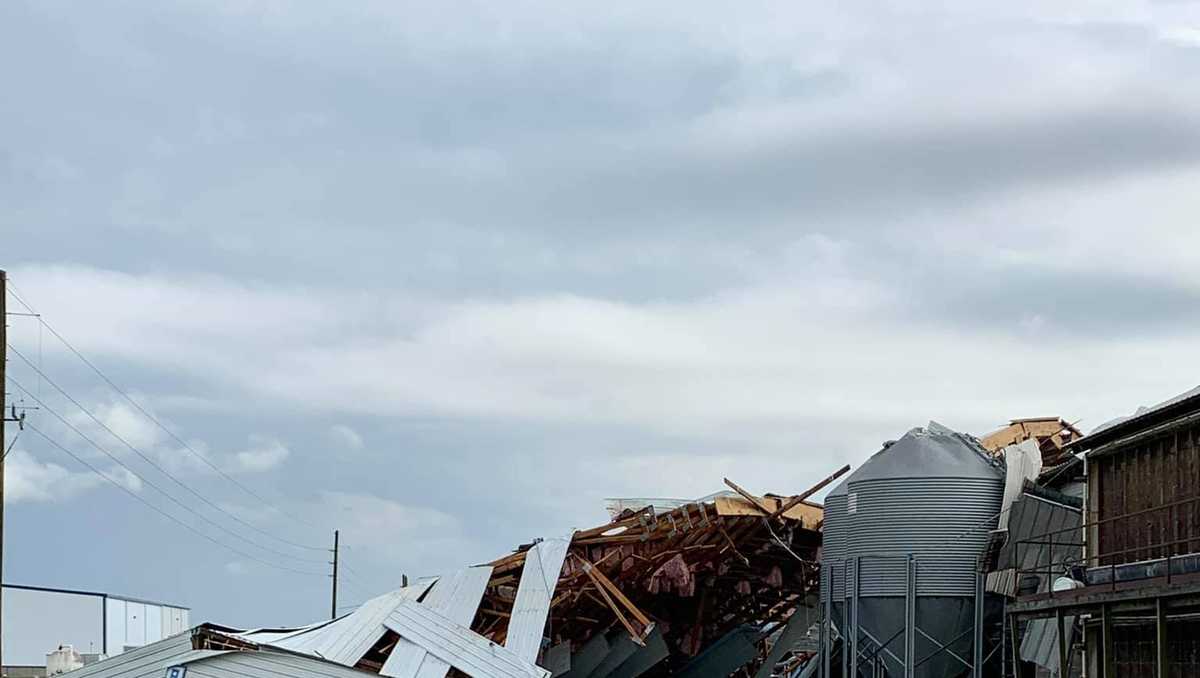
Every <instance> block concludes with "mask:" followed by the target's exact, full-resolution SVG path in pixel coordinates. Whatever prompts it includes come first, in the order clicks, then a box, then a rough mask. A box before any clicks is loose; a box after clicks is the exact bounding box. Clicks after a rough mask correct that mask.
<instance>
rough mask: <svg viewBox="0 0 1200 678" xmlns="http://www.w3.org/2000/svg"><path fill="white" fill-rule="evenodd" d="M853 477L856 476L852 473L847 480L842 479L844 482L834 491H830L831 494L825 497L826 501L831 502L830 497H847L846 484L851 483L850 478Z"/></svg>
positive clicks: (834, 488)
mask: <svg viewBox="0 0 1200 678" xmlns="http://www.w3.org/2000/svg"><path fill="white" fill-rule="evenodd" d="M853 476H854V474H853V473H851V474H850V475H848V476H846V477H845V478H842V482H840V483H838V484H837V485H834V486H833V489H832V490H830V491H829V494H827V495H825V501H829V498H830V497H844V496H846V483H848V482H850V478H852V477H853Z"/></svg>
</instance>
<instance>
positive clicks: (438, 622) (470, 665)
mask: <svg viewBox="0 0 1200 678" xmlns="http://www.w3.org/2000/svg"><path fill="white" fill-rule="evenodd" d="M384 623H385V625H386V626H387V627H388V628H389V629H391V630H393V631H395V632H396V633H398V634H400V637H402V638H407V639H408V640H410V641H412V642H413V643H416V644H417V645H419V646H421V647H422V648H424V649H425V650H426V651H428V652H429V653H431V654H433V655H434V656H436V657H439V658H440V659H442V660H444V661H445V662H447V663H448V664H450V665H451V666H453V667H454V668H456V669H458V670H460V671H462V672H464V673H466V674H467V675H469V676H472V678H547V676H549V675H550V672H549V671H547V670H545V669H543V668H540V667H538V666H537V665H535V664H534V663H533V662H532V661H527V660H525V659H524V658H523V657H520V656H518V655H517V654H516V653H515V652H513V651H511V650H509V649H508V648H506V647H502V646H500V645H497V644H495V643H493V642H492V641H490V640H488V639H487V638H484V637H483V636H481V635H479V634H478V633H475V632H474V631H472V630H471V629H469V628H467V627H465V626H460V625H458V624H455V623H454V622H452V621H450V620H449V619H446V618H445V617H444V616H442V615H441V614H438V613H437V612H435V611H433V610H431V609H429V608H428V607H425V606H424V605H421V604H419V603H415V602H411V601H405V602H402V603H400V604H399V605H397V606H396V608H395V609H394V610H392V613H391V614H390V615H388V617H387V620H386V621H385V622H384Z"/></svg>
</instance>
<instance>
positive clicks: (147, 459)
mask: <svg viewBox="0 0 1200 678" xmlns="http://www.w3.org/2000/svg"><path fill="white" fill-rule="evenodd" d="M8 348H9V350H10V351H12V352H13V353H14V354H16V356H17V357H18V358H20V359H21V361H22V362H24V363H25V364H26V365H28V366H29V368H30V369H32V370H33V371H34V372H36V373H37V374H38V376H40V377H41V378H42V379H44V380H45V382H46V383H47V384H50V386H51V387H52V388H54V390H56V391H58V392H59V393H60V394H62V396H63V397H64V398H66V399H67V400H69V401H71V403H72V404H73V405H75V407H77V408H79V410H80V411H81V412H83V413H84V414H85V415H87V417H88V418H89V419H91V420H92V421H93V422H95V423H96V424H97V425H98V426H100V428H103V429H104V430H105V431H108V433H109V435H111V436H112V437H113V438H116V439H117V440H118V441H120V442H121V444H122V445H124V446H125V447H127V448H129V449H130V450H131V451H132V452H133V453H134V454H136V455H137V456H139V457H141V458H142V460H143V461H145V462H146V463H147V464H149V465H151V466H153V467H154V468H155V469H158V471H159V472H160V473H162V474H163V475H164V476H166V477H168V478H170V479H171V480H172V481H174V483H175V484H176V485H179V486H180V487H182V488H184V489H185V490H187V491H188V492H190V493H191V494H192V495H194V496H195V497H196V498H197V499H199V500H200V501H202V502H204V503H205V504H207V505H208V506H210V507H211V508H212V509H214V510H216V511H218V512H220V513H222V514H224V515H225V516H227V517H229V518H230V519H231V520H234V521H235V522H238V523H240V524H242V525H244V526H246V527H248V528H250V529H252V530H254V531H255V532H258V533H259V534H262V535H265V536H267V537H270V538H272V539H275V540H277V541H280V542H283V543H285V544H289V545H294V544H292V542H290V541H288V540H286V539H283V538H282V537H277V536H275V535H273V534H271V533H270V532H267V531H266V530H263V529H262V528H259V527H257V526H255V525H252V524H250V523H248V522H246V521H245V520H242V519H241V518H239V517H237V516H235V515H234V514H232V513H230V512H229V511H226V510H225V509H223V508H221V507H220V506H218V505H217V504H215V503H213V502H212V501H211V500H209V499H208V498H207V497H205V496H204V495H202V494H200V492H198V491H197V490H196V489H194V488H193V487H192V486H191V485H188V484H187V483H185V482H183V481H181V480H180V479H178V478H176V477H175V476H173V475H171V473H170V472H169V471H167V470H166V469H165V468H163V467H162V466H160V465H159V464H157V463H155V461H154V460H153V459H151V458H150V457H148V456H146V454H145V453H143V452H142V451H141V450H139V449H138V448H136V447H134V446H133V445H132V444H130V443H129V441H127V440H125V438H123V437H121V435H120V434H118V433H117V432H116V431H114V430H112V429H111V428H109V427H108V425H107V424H105V423H104V422H102V421H100V419H99V418H97V417H96V415H94V414H92V413H91V412H90V411H89V410H88V409H87V408H86V407H84V406H83V405H82V404H80V402H79V401H78V400H76V399H75V398H74V397H72V396H71V394H69V393H67V392H66V391H65V390H64V389H63V388H62V387H61V386H59V385H58V384H57V383H56V382H55V381H54V380H53V379H51V378H50V377H49V376H47V375H46V374H45V373H44V372H42V371H41V370H40V369H38V368H37V366H35V365H34V364H33V362H31V361H30V360H29V359H28V358H26V357H25V355H24V354H23V353H21V352H20V351H18V350H17V349H16V348H13V346H12V344H9V345H8ZM21 390H22V391H25V393H26V394H27V395H29V396H30V397H32V398H33V399H34V400H35V401H37V403H38V405H40V406H42V407H45V404H44V403H43V402H42V401H41V399H40V398H38V397H37V396H35V395H33V393H32V392H30V391H28V390H26V389H25V388H24V387H22V388H21ZM238 537H239V538H241V536H240V535H238ZM250 543H252V544H255V545H256V546H258V547H259V548H262V549H263V550H266V551H271V552H273V553H275V554H276V555H281V556H283V557H284V558H292V559H294V560H298V561H301V562H312V563H319V562H323V561H320V560H315V559H312V558H301V557H299V556H293V555H291V554H288V553H283V552H281V551H274V550H273V549H270V548H268V547H266V546H262V545H261V544H257V543H256V542H250ZM295 545H296V546H299V545H298V544H295ZM302 548H306V547H303V546H302Z"/></svg>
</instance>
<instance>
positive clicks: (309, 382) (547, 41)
mask: <svg viewBox="0 0 1200 678" xmlns="http://www.w3.org/2000/svg"><path fill="white" fill-rule="evenodd" d="M941 4H943V5H944V6H941V7H938V6H935V4H934V3H927V2H925V3H920V2H915V3H904V2H894V3H881V2H857V1H855V0H849V1H847V0H843V1H841V2H837V3H818V4H814V3H785V2H767V3H761V2H754V1H748V2H741V3H737V4H736V5H732V4H731V5H724V6H719V5H715V4H711V3H697V2H687V3H684V2H676V3H660V2H653V1H639V2H636V3H630V4H628V5H626V6H621V5H619V4H613V3H576V2H562V1H559V2H545V3H541V2H528V1H524V0H517V1H512V2H448V1H447V0H432V1H430V2H420V1H418V2H403V3H402V2H391V1H386V2H385V1H379V2H374V1H365V2H357V3H299V2H297V3H290V2H283V1H274V2H271V1H265V0H264V1H261V2H259V1H255V0H240V1H233V0H228V1H220V0H210V1H206V2H201V1H199V0H196V1H185V0H179V1H167V0H163V1H158V2H87V3H79V2H53V1H39V2H21V1H13V0H10V1H8V2H4V3H0V27H2V28H0V33H2V38H0V86H2V87H3V94H2V95H0V265H2V266H3V267H5V268H7V269H8V271H9V272H10V274H11V276H12V280H13V282H14V284H15V285H16V289H17V290H18V291H19V292H20V293H21V294H22V295H23V297H24V298H25V299H26V300H27V301H28V302H29V303H30V304H31V305H32V306H34V307H35V308H36V309H37V310H38V311H39V312H41V313H42V314H44V317H45V318H46V320H47V321H48V322H49V323H50V324H51V325H52V326H53V327H55V328H56V329H57V330H58V331H59V332H61V333H62V334H63V336H65V337H66V338H67V339H68V340H69V341H71V342H72V343H73V344H74V345H75V346H76V347H77V348H78V349H79V350H81V351H82V352H83V353H84V354H85V355H86V356H88V357H89V358H90V359H91V360H92V361H93V362H94V363H95V364H96V365H97V366H99V367H100V368H101V369H102V370H103V371H104V373H105V374H106V375H108V376H109V377H110V378H111V379H112V380H113V381H115V382H116V383H117V384H119V385H121V386H122V387H124V388H126V389H128V391H129V393H130V394H131V395H132V396H133V397H134V398H135V399H136V401H137V402H138V403H139V404H140V405H141V406H142V407H143V408H145V409H146V410H147V411H150V412H152V413H153V414H154V415H155V416H156V417H157V418H159V419H160V420H161V421H162V422H163V423H165V424H166V425H167V426H168V428H170V429H171V430H172V431H174V432H176V433H178V434H179V436H180V437H181V438H182V439H183V440H184V441H185V442H186V443H187V447H190V448H192V450H193V451H195V453H197V454H203V455H206V457H207V458H208V460H209V461H210V462H211V463H212V465H214V466H217V467H219V468H220V469H222V471H223V472H224V473H225V474H226V475H228V476H229V477H231V478H234V479H235V480H236V481H237V482H238V483H239V484H242V485H244V486H245V487H247V488H249V489H250V490H251V491H252V492H253V493H254V494H255V495H257V497H259V498H261V499H265V500H266V503H264V502H263V501H260V499H259V498H256V497H255V496H252V495H251V494H249V493H247V492H244V491H242V490H241V489H239V488H238V487H237V486H236V485H235V484H234V483H231V482H229V481H228V480H226V479H225V478H223V477H221V476H220V475H218V474H216V473H214V472H213V471H212V469H211V467H209V466H207V465H205V464H202V463H200V462H199V461H198V460H197V459H196V457H195V456H194V455H193V452H192V451H188V450H187V449H185V448H184V447H183V446H182V445H180V444H179V443H178V441H176V440H174V439H172V438H171V437H170V436H168V435H167V434H165V433H163V432H162V431H161V430H160V429H158V428H156V427H155V426H154V425H153V424H152V423H150V422H149V421H147V420H146V419H145V418H142V417H141V416H140V415H139V414H138V413H137V411H136V409H134V408H133V407H131V406H130V405H129V404H128V403H127V402H125V401H123V400H122V399H121V398H120V397H119V396H117V395H116V394H115V393H114V392H113V391H112V390H111V389H108V388H107V387H106V385H105V384H104V382H103V381H102V380H101V379H100V378H99V377H97V376H96V375H95V374H93V373H91V372H90V371H89V370H88V369H87V367H86V366H84V365H83V364H82V363H80V362H79V361H78V360H76V359H75V358H74V357H73V356H71V355H70V354H69V353H67V352H66V350H65V349H64V348H63V347H62V346H61V345H60V344H58V343H57V342H56V341H55V340H54V339H53V338H52V337H51V336H50V335H49V334H46V333H40V331H39V328H38V325H37V324H35V322H34V321H33V320H31V319H29V318H25V317H11V318H10V319H9V320H10V338H11V339H10V340H11V342H12V343H13V345H14V347H15V348H16V349H17V350H19V351H20V352H21V354H22V355H24V356H26V357H28V358H29V359H30V360H31V362H34V363H37V364H41V365H42V369H43V370H44V371H45V373H46V374H47V375H49V376H50V377H51V378H52V379H53V380H55V382H56V383H58V384H59V385H60V386H62V387H63V388H64V389H65V390H66V391H67V392H69V393H70V394H71V395H72V397H74V398H76V399H77V400H78V401H79V402H80V403H81V404H83V405H84V406H85V407H86V408H87V409H88V410H89V411H90V412H91V413H92V414H93V415H94V416H95V417H96V419H97V420H99V421H100V422H102V423H103V424H104V426H107V427H108V428H110V429H112V430H113V431H114V432H116V433H117V434H119V435H120V436H121V438H122V439H123V440H125V441H126V442H128V443H130V446H129V447H126V446H124V445H123V444H122V443H120V442H119V441H117V440H115V439H114V438H113V437H112V436H111V435H110V434H109V433H108V432H106V431H105V430H104V429H103V428H102V427H101V426H100V425H98V424H97V423H96V422H95V421H93V420H91V419H90V418H88V417H87V416H86V415H84V414H82V413H81V412H79V410H77V409H75V408H74V406H73V405H72V404H71V403H70V402H69V401H68V400H67V399H65V398H64V397H63V396H61V395H59V394H57V393H56V392H55V391H54V389H53V388H52V387H50V386H49V385H48V384H46V383H44V382H41V381H40V380H39V378H38V377H37V376H36V374H34V372H33V371H32V370H31V369H30V368H29V367H28V366H27V365H26V364H25V363H24V362H23V361H22V360H21V359H20V358H18V357H17V356H16V355H10V359H9V363H10V373H11V375H12V376H13V377H14V378H15V379H17V380H18V382H19V383H20V384H22V385H23V386H26V387H28V388H30V389H31V390H33V391H34V393H35V394H37V393H40V394H41V396H40V397H41V398H42V399H44V400H45V402H46V403H47V405H49V407H50V408H52V409H53V411H55V412H58V413H60V414H62V415H63V417H64V419H65V420H66V421H67V422H69V423H70V424H71V425H72V426H75V427H76V428H78V429H79V430H80V431H82V432H83V433H84V434H86V435H88V436H89V437H92V439H93V440H95V441H96V442H97V443H99V444H101V445H102V446H103V447H105V448H106V449H108V450H109V452H111V453H112V454H113V455H114V456H116V457H118V458H119V459H121V460H122V461H124V462H125V463H126V464H128V465H129V467H130V468H133V469H135V470H136V471H137V472H138V473H139V474H142V475H143V476H144V477H145V479H146V480H148V481H151V482H152V483H154V484H156V485H158V486H160V487H161V488H162V489H163V490H165V491H166V493H165V494H169V495H171V496H172V497H174V498H175V500H176V501H178V502H179V503H180V504H183V505H186V506H188V507H190V508H192V509H194V510H195V511H198V512H200V513H202V514H204V515H206V516H208V517H209V519H210V520H211V521H212V522H213V523H219V524H221V525H224V526H225V527H226V529H228V530H229V531H230V532H234V533H237V534H239V535H241V539H240V540H239V539H238V538H235V537H233V536H232V535H230V534H229V533H228V532H222V531H219V530H217V529H216V528H214V526H213V524H211V523H206V522H204V521H202V520H201V519H199V518H197V517H196V516H195V515H194V514H192V513H187V512H184V511H183V510H182V509H181V508H180V506H179V505H178V504H175V503H172V501H171V500H169V499H167V498H166V497H165V496H164V494H163V493H159V492H156V491H155V490H154V489H153V488H151V487H148V486H147V485H146V483H144V482H141V481H138V479H136V478H133V477H130V476H129V475H128V474H126V473H124V472H123V471H120V470H119V469H117V467H116V465H115V464H114V463H113V462H112V460H111V459H109V458H107V457H105V456H103V455H101V454H100V452H98V451H96V450H95V449H91V448H89V447H88V445H87V443H85V442H83V441H82V440H81V439H80V438H79V437H78V436H76V435H75V434H74V433H73V432H71V431H70V430H69V429H68V428H67V426H66V425H65V424H63V423H62V422H60V421H58V420H57V419H56V418H55V417H54V415H53V414H52V413H51V411H49V410H40V411H31V412H30V418H31V419H30V420H31V422H33V423H34V424H35V425H36V426H38V427H39V430H42V431H44V432H46V433H47V434H48V435H50V436H51V437H53V438H54V439H56V440H58V441H60V442H61V443H62V444H64V445H65V446H67V447H68V448H69V449H70V450H72V451H73V452H75V453H76V454H78V455H80V457H81V458H83V459H85V460H87V461H89V463H92V464H94V465H96V466H97V468H100V469H101V470H104V471H105V472H107V473H110V474H111V475H112V476H113V477H114V478H115V479H117V480H118V481H120V482H121V483H123V484H124V485H125V486H126V487H127V488H129V489H131V490H132V491H133V492H135V493H136V494H137V495H138V496H141V497H143V498H144V499H145V500H146V501H148V502H150V503H152V504H154V505H156V506H159V507H161V508H162V509H163V510H164V511H167V512H169V513H172V514H175V515H177V516H178V517H179V518H180V519H181V520H183V521H184V522H187V523H189V524H192V525H194V526H195V527H196V529H198V530H200V531H201V532H205V533H208V534H211V536H213V537H214V538H216V539H217V540H218V541H220V542H222V543H226V544H229V545H232V546H234V547H235V548H237V549H238V550H239V551H241V552H242V553H237V552H234V551H231V550H227V549H224V548H220V547H217V546H215V545H213V544H212V543H210V542H207V541H205V540H203V539H202V538H200V537H198V536H196V535H195V534H192V533H190V532H188V531H186V530H184V529H183V528H181V527H180V526H178V525H177V524H175V523H172V522H170V521H169V520H167V519H166V518H164V517H162V516H161V515H159V514H157V513H154V512H152V511H151V510H149V509H148V508H146V507H145V506H143V505H141V504H139V503H137V502H136V501H135V500H133V499H132V498H131V497H129V496H128V495H126V494H124V493H122V492H121V491H120V490H118V489H117V488H115V487H113V486H111V485H107V484H105V483H104V481H102V480H100V479H98V478H97V477H96V476H95V475H92V474H91V473H90V472H89V471H87V469H86V468H84V467H83V466H81V465H80V464H79V463H77V462H76V461H74V460H72V459H71V458H69V457H68V456H66V455H65V454H63V453H61V452H60V451H58V450H56V449H54V448H53V447H51V446H50V445H49V444H47V443H46V442H45V441H44V440H42V439H40V438H38V437H37V436H36V435H35V434H33V433H32V432H26V433H25V434H23V435H22V436H21V438H20V440H19V441H18V442H17V444H16V447H15V449H14V452H13V453H12V455H11V456H10V457H9V463H8V470H7V473H8V477H7V497H6V499H7V501H8V510H7V514H6V518H7V520H6V525H5V537H6V548H5V552H4V555H5V560H6V561H5V568H4V578H5V580H6V581H9V582H14V583H24V584H36V585H50V586H61V587H68V588H85V589H96V590H103V591H112V592H115V593H122V594H126V595H133V596H138V597H143V598H152V599H165V600H168V601H171V602H178V603H181V604H184V605H189V606H191V607H192V608H193V610H194V611H193V618H192V619H193V621H195V622H199V621H203V620H213V621H217V622H223V623H229V624H243V625H258V624H284V623H294V622H304V621H308V620H312V619H317V618H320V617H321V616H322V615H324V614H326V613H327V608H328V602H327V595H328V594H327V587H328V583H327V580H326V579H325V578H323V577H322V576H313V575H304V574H295V573H291V572H286V571H282V570H278V569H274V568H272V567H269V566H267V565H265V564H263V563H262V562H259V560H263V561H268V562H271V563H274V564H286V565H288V566H290V567H293V568H295V569H300V570H313V571H316V570H324V569H325V566H324V565H323V564H322V563H320V562H317V563H306V562H302V561H303V560H304V559H316V560H317V561H323V560H324V557H325V554H323V553H321V552H318V551H312V550H306V549H300V548H295V547H293V546H291V545H288V544H286V543H283V542H281V541H274V540H271V539H267V538H265V537H263V536H262V535H261V534H259V533H257V532H254V531H251V530H250V529H248V528H246V527H245V526H244V525H242V524H239V523H235V522H231V521H230V520H229V519H227V517H226V516H225V515H224V514H221V513H218V512H217V511H215V510H214V509H213V508H212V507H210V506H207V505H205V504H204V503H203V502H201V500H199V499H198V498H197V497H196V496H195V495H194V494H191V493H190V492H189V491H187V490H184V489H183V488H182V487H180V486H179V485H176V484H175V483H173V481H171V480H169V479H167V478H164V477H163V476H162V475H161V474H159V473H158V472H157V471H155V470H154V469H153V468H151V467H149V466H148V465H147V464H146V463H145V462H144V461H143V460H142V459H140V458H139V457H138V456H137V455H136V454H135V453H134V452H133V451H132V450H131V449H130V448H135V449H136V450H137V451H139V452H141V453H143V454H144V455H146V456H147V457H149V458H151V459H153V460H156V462H157V463H158V464H159V465H160V466H163V467H164V468H167V469H168V470H170V471H171V472H172V473H173V474H174V475H175V476H176V477H177V478H179V479H181V480H182V481H183V482H184V484H186V485H187V486H188V487H191V488H193V489H194V490H195V491H196V492H197V493H198V494H200V495H201V496H203V497H204V498H205V499H207V500H208V501H210V502H212V503H213V504H216V505H218V506H220V507H221V509H222V510H224V511H226V512H227V513H230V514H233V515H236V516H237V517H238V518H239V519H240V520H243V521H245V522H246V523H249V524H251V525H254V526H255V527H257V528H258V529H260V530H263V531H266V532H269V533H271V534H273V535H277V536H278V537H279V538H281V539H285V540H287V541H290V542H294V543H297V544H305V545H314V546H323V545H325V544H326V543H327V542H328V541H330V540H331V536H332V535H331V533H332V530H333V529H334V528H339V529H341V530H342V535H343V540H344V542H345V543H347V544H348V545H349V547H350V550H349V551H346V552H345V554H344V555H345V561H344V562H346V563H348V564H349V567H350V568H352V569H351V572H350V575H349V582H348V583H347V588H346V589H344V590H343V593H342V597H341V600H342V601H345V602H351V603H352V602H358V601H360V600H362V598H363V597H365V596H366V595H368V594H372V593H378V592H381V591H383V590H386V589H388V588H391V587H394V586H396V585H397V583H398V581H399V578H400V575H401V574H402V573H404V574H408V575H410V576H412V575H424V574H431V573H437V572H440V571H443V570H445V569H447V568H452V567H456V566H460V565H464V564H473V563H478V562H482V561H487V560H490V559H492V558H494V557H497V556H499V555H502V554H504V553H505V552H507V551H508V550H509V549H511V548H512V547H514V546H516V545H518V544H520V543H524V542H527V541H529V540H530V539H532V538H534V537H539V536H545V535H555V534H560V533H563V532H565V531H566V530H568V529H569V528H570V527H572V526H578V527H586V526H590V525H594V524H598V523H599V522H602V520H603V519H604V515H605V514H604V512H603V508H602V499H603V498H604V497H608V496H676V497H693V496H701V495H704V494H707V493H709V492H712V491H715V490H717V489H720V488H721V478H722V477H723V476H729V477H731V478H733V479H735V480H737V481H738V482H739V483H741V484H743V485H745V486H746V487H749V488H752V489H754V490H756V491H775V492H778V493H790V492H797V491H800V490H802V489H804V488H805V487H807V486H809V485H810V484H812V483H813V482H815V481H816V480H818V479H819V478H820V477H822V476H824V475H825V474H827V473H828V472H830V471H832V470H833V469H835V468H836V467H837V466H839V465H840V464H842V463H845V462H849V463H858V462H859V461H861V460H862V459H864V458H865V457H866V456H868V455H869V454H871V453H872V452H874V451H875V450H876V449H877V447H878V445H879V443H880V442H882V441H883V440H885V439H888V438H895V437H898V436H899V435H901V434H902V433H903V432H904V431H905V430H907V429H908V428H911V427H912V426H916V425H921V424H923V423H925V422H926V421H928V420H930V419H936V420H938V421H940V422H942V423H944V424H946V425H948V426H951V427H954V428H957V429H960V430H964V431H968V432H973V433H985V432H987V431H989V430H991V429H993V428H996V427H998V426H1000V425H1002V424H1003V423H1005V422H1006V420H1007V419H1008V418H1011V417H1019V416H1031V415H1062V416H1064V417H1067V418H1069V419H1071V420H1076V419H1079V420H1082V423H1081V427H1082V428H1084V429H1088V428H1091V427H1093V426H1095V425H1097V424H1099V423H1101V422H1103V421H1104V420H1106V419H1109V418H1112V417H1114V416H1118V415H1121V414H1124V413H1127V412H1128V411H1130V410H1132V409H1134V408H1135V407H1136V406H1138V405H1141V404H1148V403H1152V402H1155V401H1158V400H1162V399H1165V398H1167V397H1169V396H1172V395H1174V394H1175V393H1178V392H1180V391H1183V390H1186V389H1188V388H1190V387H1192V386H1195V385H1196V383H1197V381H1200V379H1198V378H1197V375H1196V373H1195V371H1194V369H1190V368H1194V367H1195V365H1196V346H1197V342H1198V341H1200V313H1197V308H1198V307H1200V306H1198V303H1200V254H1197V253H1198V252H1200V229H1198V228H1197V227H1196V219H1197V215H1198V214H1200V88H1197V87H1196V86H1195V84H1196V78H1197V74H1198V73H1200V4H1197V3H1193V2H1154V3H1136V2H1115V1H1114V2H1095V1H1094V0H1089V1H1087V2H1064V3H1042V2H1022V1H1018V2H1009V3H995V2H960V3H941ZM9 306H10V309H14V310H21V309H19V308H16V304H15V301H14V300H13V299H11V298H10V299H9ZM9 391H10V392H11V393H10V398H12V399H18V397H19V395H20V393H19V391H17V389H16V387H15V386H13V385H12V384H10V385H9ZM24 402H25V403H27V404H28V403H30V402H31V401H30V399H29V398H28V397H26V399H25V401H24ZM264 547H265V548H269V549H271V550H270V551H267V550H265V548H264ZM246 554H250V555H254V556H255V559H252V558H248V557H246ZM285 556H286V557H285Z"/></svg>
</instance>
